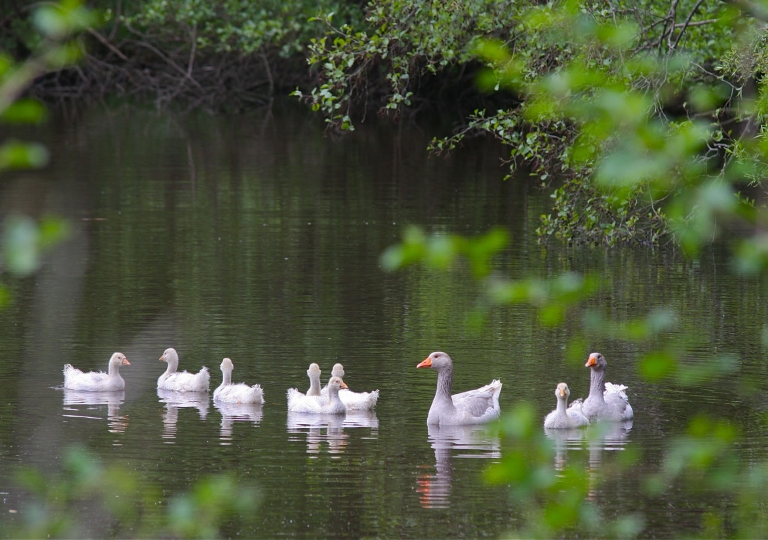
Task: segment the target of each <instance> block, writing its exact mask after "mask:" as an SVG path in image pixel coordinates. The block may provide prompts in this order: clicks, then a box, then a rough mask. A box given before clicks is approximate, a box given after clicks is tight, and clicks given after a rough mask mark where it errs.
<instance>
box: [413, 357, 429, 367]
mask: <svg viewBox="0 0 768 540" xmlns="http://www.w3.org/2000/svg"><path fill="white" fill-rule="evenodd" d="M416 367H417V368H420V367H432V357H431V356H428V357H427V359H426V360H424V361H423V362H421V363H420V364H419V365H418V366H416Z"/></svg>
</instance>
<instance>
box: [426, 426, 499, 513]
mask: <svg viewBox="0 0 768 540" xmlns="http://www.w3.org/2000/svg"><path fill="white" fill-rule="evenodd" d="M428 429H429V432H428V433H429V437H428V440H429V442H430V445H431V446H432V448H433V449H434V450H435V469H436V474H433V475H430V474H425V475H421V476H419V477H418V479H417V483H418V487H417V488H416V491H417V492H418V493H419V502H420V503H421V506H422V508H448V507H450V495H451V476H452V472H453V466H452V464H451V459H452V458H453V457H457V458H491V459H498V458H500V457H501V443H500V440H499V436H498V434H497V433H496V432H494V431H492V430H489V429H488V427H487V426H482V425H468V426H438V425H430V426H428Z"/></svg>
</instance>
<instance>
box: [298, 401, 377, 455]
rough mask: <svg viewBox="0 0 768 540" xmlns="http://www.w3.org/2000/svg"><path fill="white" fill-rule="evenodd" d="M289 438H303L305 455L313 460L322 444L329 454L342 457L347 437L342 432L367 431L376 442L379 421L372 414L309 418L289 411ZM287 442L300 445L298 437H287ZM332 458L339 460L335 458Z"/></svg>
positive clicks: (304, 414)
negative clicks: (358, 429) (369, 431)
mask: <svg viewBox="0 0 768 540" xmlns="http://www.w3.org/2000/svg"><path fill="white" fill-rule="evenodd" d="M286 425H287V427H288V433H289V434H302V433H303V434H306V443H307V453H308V454H313V455H312V456H311V457H316V456H317V454H319V453H320V450H321V448H322V446H323V443H327V444H328V453H329V454H332V455H335V454H343V453H344V449H345V447H346V446H347V444H348V441H347V439H348V438H349V435H348V434H346V433H344V428H348V429H351V428H361V427H362V428H370V429H371V436H370V438H371V439H377V438H378V428H379V420H378V418H376V413H375V412H372V411H361V412H355V413H347V414H346V415H343V414H309V413H297V412H292V411H288V419H287V421H286ZM288 440H289V441H303V439H302V438H301V437H290V436H289V437H288ZM334 457H339V456H338V455H336V456H334Z"/></svg>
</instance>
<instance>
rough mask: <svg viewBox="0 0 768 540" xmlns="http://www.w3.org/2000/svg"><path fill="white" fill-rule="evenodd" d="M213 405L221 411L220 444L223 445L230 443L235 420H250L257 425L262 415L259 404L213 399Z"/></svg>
mask: <svg viewBox="0 0 768 540" xmlns="http://www.w3.org/2000/svg"><path fill="white" fill-rule="evenodd" d="M213 405H214V407H216V409H217V410H218V411H219V412H220V413H221V432H220V438H221V443H220V444H221V445H223V446H229V445H231V444H232V426H233V424H234V423H235V422H251V423H252V424H253V425H254V426H258V425H259V422H261V417H262V415H263V412H262V406H261V404H259V405H256V404H254V403H224V402H219V401H214V402H213Z"/></svg>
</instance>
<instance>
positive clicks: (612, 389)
mask: <svg viewBox="0 0 768 540" xmlns="http://www.w3.org/2000/svg"><path fill="white" fill-rule="evenodd" d="M607 366H608V362H607V361H606V360H605V357H604V356H603V355H602V354H600V353H598V352H594V353H592V354H590V355H589V360H587V363H586V364H584V367H588V368H592V374H591V378H590V383H589V396H587V399H585V400H584V404H583V405H582V406H581V410H582V412H583V413H584V416H586V417H587V418H588V419H589V421H590V422H594V421H596V420H608V421H612V422H623V421H625V420H631V419H632V418H633V417H634V412H633V411H632V406H631V405H630V404H629V398H627V394H626V393H625V392H624V391H625V390H626V389H627V387H626V386H624V385H623V384H612V383H609V382H607V383H605V384H603V382H604V381H605V368H606V367H607ZM603 387H605V390H603Z"/></svg>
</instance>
